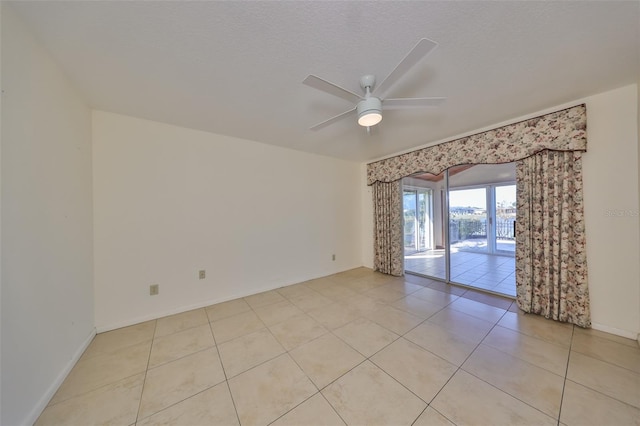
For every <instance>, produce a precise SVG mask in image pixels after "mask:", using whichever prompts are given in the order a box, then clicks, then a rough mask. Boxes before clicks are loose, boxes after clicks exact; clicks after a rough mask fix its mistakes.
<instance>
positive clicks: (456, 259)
mask: <svg viewBox="0 0 640 426" xmlns="http://www.w3.org/2000/svg"><path fill="white" fill-rule="evenodd" d="M444 256H445V253H444V250H429V251H425V252H418V253H413V254H409V255H406V256H405V257H404V268H405V270H406V271H407V272H413V273H416V274H420V275H428V276H431V277H436V278H440V279H443V280H444V279H445V277H446V264H445V258H444ZM451 281H452V282H455V283H458V284H464V285H468V286H471V287H475V288H479V289H483V290H489V291H492V292H495V293H500V294H504V295H506V296H511V297H515V295H516V263H515V258H514V257H513V256H508V255H497V254H485V253H477V252H470V251H460V250H457V249H454V250H452V251H451Z"/></svg>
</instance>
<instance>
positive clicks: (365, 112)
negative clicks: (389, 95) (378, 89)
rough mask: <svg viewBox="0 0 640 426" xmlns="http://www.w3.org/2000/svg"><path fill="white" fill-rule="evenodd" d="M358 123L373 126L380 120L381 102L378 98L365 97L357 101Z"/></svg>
mask: <svg viewBox="0 0 640 426" xmlns="http://www.w3.org/2000/svg"><path fill="white" fill-rule="evenodd" d="M357 110H358V124H359V125H361V126H363V127H371V126H375V125H376V124H378V123H379V122H381V121H382V102H380V99H378V98H373V97H369V98H365V99H363V100H361V101H360V102H358V107H357Z"/></svg>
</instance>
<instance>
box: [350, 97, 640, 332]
mask: <svg viewBox="0 0 640 426" xmlns="http://www.w3.org/2000/svg"><path fill="white" fill-rule="evenodd" d="M582 102H584V103H586V105H587V137H588V152H587V153H586V154H585V155H584V170H583V171H584V174H583V176H584V197H585V221H586V227H587V229H586V232H587V261H588V270H589V288H590V291H591V309H592V320H593V326H594V328H597V329H600V330H603V331H607V332H611V333H614V334H618V335H621V336H625V337H629V338H636V337H637V335H638V333H640V265H639V262H638V259H639V258H640V222H639V221H638V209H639V201H638V197H639V190H638V188H639V181H638V178H639V177H638V165H639V161H638V158H639V157H638V120H639V118H638V110H637V109H638V88H637V86H636V85H631V86H626V87H622V88H620V89H617V90H612V91H609V92H605V93H601V94H598V95H594V96H590V97H588V98H585V99H582V100H577V101H576V102H573V103H571V104H566V105H559V106H557V107H554V108H550V109H548V110H545V111H540V112H537V113H534V114H531V115H529V116H527V117H518V118H515V119H514V120H512V121H510V122H517V121H520V120H522V119H523V118H528V117H533V116H536V115H540V114H543V113H547V112H551V111H554V110H558V109H562V108H566V107H568V106H571V105H576V104H578V103H582ZM505 124H508V122H505V123H499V124H496V125H495V126H490V127H487V128H484V129H478V130H474V131H472V132H469V134H473V133H477V132H479V131H484V130H488V129H490V128H495V127H499V126H501V125H505ZM461 136H464V135H460V136H456V137H453V138H451V139H449V140H453V139H456V138H457V137H461ZM442 142H445V141H442ZM362 176H363V179H364V176H366V165H363V166H362ZM370 192H371V190H370V188H369V187H365V188H364V189H363V191H362V194H363V195H362V197H363V223H365V224H366V225H365V226H363V263H364V265H366V266H368V267H372V265H373V252H372V249H370V248H369V249H368V248H367V247H372V246H373V236H372V234H371V231H367V229H373V225H372V219H371V217H372V214H373V213H372V211H373V209H372V205H371V202H370V201H368V202H367V201H366V200H365V199H366V198H367V197H369V198H370V197H371V195H370ZM366 232H369V233H368V234H367V233H366Z"/></svg>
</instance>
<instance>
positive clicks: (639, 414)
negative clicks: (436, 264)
mask: <svg viewBox="0 0 640 426" xmlns="http://www.w3.org/2000/svg"><path fill="white" fill-rule="evenodd" d="M37 424H38V425H46V424H60V425H90V424H112V425H125V426H126V425H159V424H170V425H189V426H191V425H237V424H242V425H266V424H275V425H306V424H309V425H320V424H323V425H333V424H335V425H344V424H349V425H375V424H380V425H403V424H406V425H411V424H413V425H417V426H419V425H447V424H448V425H451V424H459V425H513V424H535V425H544V424H550V425H551V424H553V425H559V424H562V425H589V424H591V425H638V424H640V348H639V347H638V344H637V342H636V341H633V340H628V339H624V338H621V337H617V336H613V335H609V334H606V333H602V332H598V331H594V330H584V329H580V328H577V327H574V326H571V325H568V324H560V323H556V322H553V321H549V320H545V319H544V318H541V317H539V316H535V315H525V314H523V313H521V312H518V310H517V309H516V308H515V305H514V303H513V302H512V301H511V300H509V299H504V298H499V297H497V296H491V295H487V294H483V293H479V292H477V291H473V290H466V289H462V288H459V287H452V286H448V285H446V284H443V283H441V282H437V281H431V280H427V279H424V278H420V277H416V276H406V277H404V278H393V277H390V276H387V275H383V274H379V273H375V272H372V271H371V270H368V269H366V268H359V269H354V270H351V271H347V272H344V273H341V274H336V275H332V276H329V277H326V278H320V279H316V280H312V281H308V282H305V283H301V284H296V285H292V286H289V287H283V288H281V289H278V290H274V291H269V292H266V293H261V294H257V295H254V296H250V297H246V298H244V299H238V300H233V301H230V302H226V303H221V304H218V305H214V306H210V307H207V308H203V309H197V310H194V311H190V312H185V313H182V314H178V315H173V316H169V317H165V318H160V319H158V320H155V321H149V322H145V323H143V324H138V325H134V326H131V327H127V328H123V329H119V330H114V331H110V332H107V333H102V334H99V335H98V336H96V338H95V339H94V341H93V342H92V343H91V345H90V346H89V348H88V349H87V351H86V352H85V353H84V354H83V356H82V357H81V359H80V360H79V361H78V363H77V365H76V366H75V367H74V368H73V370H72V371H71V373H70V374H69V376H68V377H67V379H66V380H65V382H64V383H63V384H62V386H61V387H60V389H59V390H58V392H57V393H56V394H55V396H54V397H53V398H52V400H51V402H50V403H49V405H48V407H47V408H46V409H45V410H44V412H43V413H42V415H41V416H40V418H39V419H38V422H37Z"/></svg>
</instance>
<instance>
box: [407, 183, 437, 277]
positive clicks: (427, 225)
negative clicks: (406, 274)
mask: <svg viewBox="0 0 640 426" xmlns="http://www.w3.org/2000/svg"><path fill="white" fill-rule="evenodd" d="M443 182H444V174H440V175H437V176H436V175H432V174H430V173H424V174H421V175H420V176H419V177H410V178H406V179H404V180H403V210H404V215H403V216H404V255H405V256H404V262H405V270H407V271H410V272H414V273H417V274H420V275H426V276H430V277H435V278H438V279H442V280H445V279H446V259H445V249H444V227H443V220H442V217H443V214H444V211H443V189H442V187H441V185H442V184H443Z"/></svg>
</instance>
